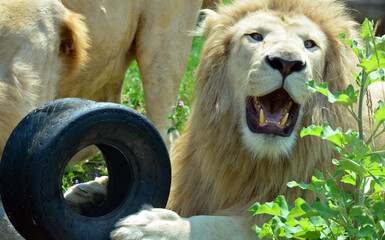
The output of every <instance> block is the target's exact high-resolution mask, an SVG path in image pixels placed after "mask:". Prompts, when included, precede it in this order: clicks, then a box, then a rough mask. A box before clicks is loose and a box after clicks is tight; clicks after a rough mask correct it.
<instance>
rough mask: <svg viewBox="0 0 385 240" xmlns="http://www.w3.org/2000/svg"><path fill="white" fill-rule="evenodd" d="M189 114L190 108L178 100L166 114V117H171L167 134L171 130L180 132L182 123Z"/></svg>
mask: <svg viewBox="0 0 385 240" xmlns="http://www.w3.org/2000/svg"><path fill="white" fill-rule="evenodd" d="M189 115H190V108H189V107H188V106H186V105H184V102H183V101H179V103H178V105H176V106H174V107H173V112H172V113H171V114H170V115H168V116H167V119H171V120H172V123H173V126H174V127H171V128H169V129H168V132H167V133H168V134H170V133H172V132H173V131H178V132H179V133H182V131H183V125H184V123H185V122H186V120H187V118H188V116H189Z"/></svg>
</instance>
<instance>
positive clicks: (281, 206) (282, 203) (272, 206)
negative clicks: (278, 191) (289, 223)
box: [249, 195, 290, 217]
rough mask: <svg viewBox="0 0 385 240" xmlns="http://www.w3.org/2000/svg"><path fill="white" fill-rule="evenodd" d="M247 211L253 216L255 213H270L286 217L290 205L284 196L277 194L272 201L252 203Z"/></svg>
mask: <svg viewBox="0 0 385 240" xmlns="http://www.w3.org/2000/svg"><path fill="white" fill-rule="evenodd" d="M249 212H250V213H251V214H252V215H253V216H254V215H257V214H270V215H275V216H282V217H286V216H287V215H288V214H289V212H290V207H289V205H288V204H287V202H286V199H285V197H284V196H281V195H280V196H278V197H277V198H276V199H275V200H274V201H273V202H267V203H265V204H263V205H261V204H260V203H256V204H254V205H253V206H252V207H251V208H250V209H249Z"/></svg>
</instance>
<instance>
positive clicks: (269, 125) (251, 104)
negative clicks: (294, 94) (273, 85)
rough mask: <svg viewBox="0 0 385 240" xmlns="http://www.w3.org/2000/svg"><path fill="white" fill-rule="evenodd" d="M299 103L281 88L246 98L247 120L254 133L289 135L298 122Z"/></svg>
mask: <svg viewBox="0 0 385 240" xmlns="http://www.w3.org/2000/svg"><path fill="white" fill-rule="evenodd" d="M298 112H299V105H298V104H296V103H295V102H294V101H293V99H292V98H291V97H290V95H289V94H288V93H287V92H286V91H285V90H284V89H283V88H280V89H278V90H276V91H274V92H272V93H269V94H267V95H265V96H262V97H255V96H248V97H247V98H246V120H247V126H248V127H249V129H250V131H252V132H254V133H265V134H274V135H279V136H284V137H289V136H290V134H291V133H292V132H293V130H294V126H295V123H296V122H297V118H298Z"/></svg>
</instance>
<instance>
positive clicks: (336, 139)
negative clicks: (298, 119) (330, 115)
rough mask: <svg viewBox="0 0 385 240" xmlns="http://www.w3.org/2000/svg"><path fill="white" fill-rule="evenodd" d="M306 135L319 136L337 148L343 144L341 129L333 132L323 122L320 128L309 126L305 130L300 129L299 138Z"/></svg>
mask: <svg viewBox="0 0 385 240" xmlns="http://www.w3.org/2000/svg"><path fill="white" fill-rule="evenodd" d="M307 135H313V136H319V137H321V138H322V139H326V140H329V141H331V142H332V143H334V144H336V145H337V146H339V147H342V144H343V143H345V142H344V138H343V132H342V129H341V128H337V129H336V130H335V131H334V130H333V129H332V128H331V127H330V126H329V124H328V123H327V122H324V123H323V124H322V127H320V126H314V125H311V126H309V127H307V128H304V129H302V131H301V134H300V136H301V137H304V136H307Z"/></svg>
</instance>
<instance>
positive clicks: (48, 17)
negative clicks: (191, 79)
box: [0, 0, 202, 239]
mask: <svg viewBox="0 0 385 240" xmlns="http://www.w3.org/2000/svg"><path fill="white" fill-rule="evenodd" d="M201 4H202V0H196V1H190V0H152V1H144V0H131V1H127V0H110V1H96V0H94V1H78V0H2V1H0V156H1V153H2V151H3V148H4V145H5V143H6V141H7V139H8V136H9V135H10V133H11V131H12V130H13V128H14V127H15V126H16V125H17V123H18V122H19V121H20V120H21V119H22V118H23V117H24V116H25V115H27V114H28V113H29V112H30V111H32V110H33V109H35V108H36V107H38V106H40V105H42V104H44V103H46V102H49V101H51V100H53V99H56V98H63V97H79V98H86V99H91V100H95V101H110V102H117V103H119V102H120V101H121V90H122V84H123V80H124V76H125V73H126V70H127V68H128V66H129V65H130V64H131V63H132V62H133V61H134V60H137V62H138V66H139V69H140V74H141V77H142V80H143V89H144V95H145V102H146V113H147V117H148V118H149V119H150V120H151V121H152V122H153V123H154V124H155V126H156V127H157V128H158V130H159V131H160V132H161V134H162V136H163V138H164V140H165V142H166V144H167V145H168V146H170V145H171V140H172V139H170V136H167V129H168V128H169V127H170V121H169V120H167V119H166V116H167V115H168V114H169V113H170V112H171V106H172V105H175V103H176V101H177V96H178V92H179V85H180V83H181V80H182V76H183V74H184V72H185V69H186V65H187V59H188V55H189V52H190V47H191V42H192V36H190V35H189V34H188V32H189V31H190V30H192V29H194V27H195V24H196V22H197V18H198V12H199V9H200V7H201ZM3 216H4V214H3V215H1V216H0V217H1V219H0V224H2V220H3ZM4 218H5V216H4ZM1 226H4V224H2V225H1ZM0 232H1V233H4V232H5V231H0ZM0 238H1V239H5V236H4V237H3V236H1V237H0Z"/></svg>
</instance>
